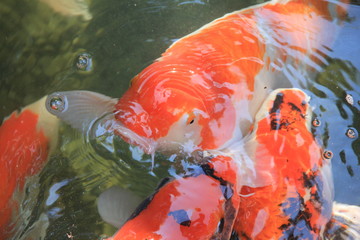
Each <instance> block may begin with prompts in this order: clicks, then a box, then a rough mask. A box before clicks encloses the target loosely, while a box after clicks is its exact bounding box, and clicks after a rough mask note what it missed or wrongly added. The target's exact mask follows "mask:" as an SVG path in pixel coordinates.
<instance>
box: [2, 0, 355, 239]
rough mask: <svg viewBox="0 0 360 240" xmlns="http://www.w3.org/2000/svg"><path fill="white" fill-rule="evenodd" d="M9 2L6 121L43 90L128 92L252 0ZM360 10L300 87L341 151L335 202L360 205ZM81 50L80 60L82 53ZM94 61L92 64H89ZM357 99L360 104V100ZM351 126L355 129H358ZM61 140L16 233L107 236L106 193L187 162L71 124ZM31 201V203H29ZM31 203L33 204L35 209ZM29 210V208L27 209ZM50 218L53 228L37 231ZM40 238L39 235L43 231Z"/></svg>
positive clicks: (324, 136)
mask: <svg viewBox="0 0 360 240" xmlns="http://www.w3.org/2000/svg"><path fill="white" fill-rule="evenodd" d="M64 2H67V4H69V5H68V6H71V9H72V11H68V10H66V9H65V10H64V9H63V8H62V6H61V5H60V6H59V4H56V1H51V0H38V1H24V0H3V1H1V3H0V31H1V37H0V44H1V50H0V57H1V59H3V60H2V61H1V62H0V109H1V111H0V119H3V118H4V117H5V116H7V115H9V114H10V113H11V112H12V111H14V110H16V109H19V108H21V107H23V106H25V105H27V104H30V103H31V102H34V101H36V100H37V99H39V98H41V97H42V96H44V95H46V94H49V93H52V92H55V91H65V90H80V89H83V90H91V91H96V92H99V93H103V94H105V95H108V96H112V97H114V98H118V97H120V96H121V95H122V94H123V93H124V92H125V90H126V89H127V88H128V86H129V82H130V80H131V78H132V77H133V76H135V75H136V74H137V73H139V72H140V71H141V70H142V69H143V68H145V67H146V66H148V65H149V64H150V63H151V62H152V61H153V60H155V59H156V58H158V57H159V56H160V55H161V53H162V52H164V51H165V50H166V48H167V47H169V46H170V45H171V44H172V43H173V42H174V41H176V40H177V39H179V38H181V37H182V36H185V35H187V34H189V33H191V32H193V31H194V30H196V29H198V28H199V27H201V26H203V25H204V24H206V23H208V22H210V21H212V20H213V19H216V18H218V17H221V16H223V15H224V14H226V13H229V12H232V11H235V10H239V9H242V8H244V7H248V6H251V5H254V4H257V3H261V2H262V1H256V0H249V1H239V0H190V1H186V0H132V1H125V0H124V1H117V0H108V1H100V0H92V1H90V0H89V1H86V0H84V1H76V0H68V1H64ZM359 42H360V6H358V5H356V3H355V2H354V4H353V5H351V7H350V10H349V20H348V21H346V22H345V24H344V26H343V27H342V29H341V31H340V33H339V36H338V38H337V40H336V42H335V44H334V47H333V49H332V51H331V52H330V53H329V56H326V58H327V65H326V66H324V67H323V68H322V69H320V70H318V74H316V76H314V78H312V79H310V80H308V81H306V84H305V83H304V84H303V85H300V87H302V88H303V89H304V90H305V91H306V92H307V93H308V94H309V95H310V96H311V97H312V100H311V104H312V107H313V112H314V115H315V116H316V117H317V118H318V119H319V121H320V122H321V124H320V126H318V127H313V129H312V130H313V133H314V135H315V136H316V138H317V139H318V141H319V142H321V143H322V144H323V146H324V148H326V149H330V150H331V151H332V152H333V154H334V157H333V158H332V167H333V174H334V184H335V200H336V201H338V202H342V203H347V204H353V205H360V188H359V187H358V186H359V185H360V139H359V137H358V132H359V131H360V46H359ZM79 56H80V57H79ZM89 59H91V67H89V68H81V67H79V65H81V64H82V63H83V62H82V61H89ZM351 99H352V101H351ZM349 131H350V132H349ZM96 134H97V133H96ZM59 136H60V137H59V138H60V139H59V145H58V148H57V150H56V151H55V153H54V154H53V156H52V157H51V159H50V161H49V163H48V164H47V165H46V167H45V168H44V170H43V171H42V172H41V174H40V182H39V184H38V185H36V186H35V185H32V184H31V183H30V184H28V186H27V190H28V191H31V189H32V188H38V189H40V191H39V194H38V196H37V197H36V198H33V199H29V200H28V202H30V203H27V205H28V206H29V209H28V211H29V213H28V214H27V216H26V219H24V220H23V221H24V223H23V224H22V227H21V228H20V230H19V231H18V233H17V235H16V236H15V239H28V238H27V236H29V234H30V233H31V234H33V235H34V236H35V239H38V238H40V236H41V239H69V238H73V239H99V238H100V237H101V236H104V235H107V236H111V235H112V234H113V233H114V232H115V231H116V228H114V227H112V226H110V225H109V224H106V223H105V222H104V221H103V220H102V219H101V217H100V215H99V214H98V211H97V206H96V199H97V197H98V196H99V195H100V194H101V193H102V192H103V191H104V190H106V189H107V188H109V187H111V186H114V185H119V186H122V187H125V188H127V189H130V190H131V191H132V192H134V193H135V194H136V195H138V196H140V197H142V198H144V197H146V196H147V195H149V194H150V193H151V192H152V191H153V189H154V188H155V187H156V186H157V184H158V183H159V181H160V180H161V179H162V178H164V177H166V176H168V175H172V174H175V173H179V172H180V173H181V169H182V167H183V163H181V162H179V161H177V160H176V157H175V156H172V157H170V158H168V157H165V156H162V155H160V154H157V155H156V162H155V167H154V169H153V171H151V158H150V156H148V155H144V154H142V153H141V151H139V149H137V148H136V147H132V146H129V145H128V144H126V143H124V142H123V141H121V140H120V139H119V138H118V137H114V136H106V135H101V134H97V135H96V136H97V137H94V133H92V132H90V133H89V134H88V135H85V136H84V135H83V134H81V133H80V132H78V131H77V130H75V129H72V128H71V127H69V126H68V125H66V124H63V125H61V128H60V134H59ZM25 205H26V204H25ZM30 206H31V208H30ZM25 207H26V206H25ZM41 220H43V221H45V222H46V223H47V224H40V225H43V226H45V225H46V226H47V229H46V231H42V232H41V231H39V232H38V231H34V230H33V228H34V226H37V225H36V224H37V223H38V222H40V223H41ZM36 234H38V235H36Z"/></svg>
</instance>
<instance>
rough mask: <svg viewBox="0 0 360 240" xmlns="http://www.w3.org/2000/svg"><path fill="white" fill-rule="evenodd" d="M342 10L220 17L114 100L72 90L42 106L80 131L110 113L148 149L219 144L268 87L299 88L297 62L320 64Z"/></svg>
mask: <svg viewBox="0 0 360 240" xmlns="http://www.w3.org/2000/svg"><path fill="white" fill-rule="evenodd" d="M345 8H346V5H345V4H342V3H340V2H339V3H333V2H328V1H323V0H316V1H310V0H294V1H281V0H279V1H271V2H268V3H266V4H261V5H256V6H254V7H251V8H247V9H244V10H240V11H236V12H234V13H230V14H227V15H225V16H224V17H222V18H219V19H217V20H215V21H213V22H211V23H209V24H207V25H205V26H203V27H202V28H200V29H199V30H197V31H195V32H194V33H192V34H190V35H188V36H185V37H183V38H181V39H180V40H178V41H176V42H175V43H174V44H172V45H171V46H170V47H169V48H168V49H167V50H166V51H165V53H163V54H162V56H161V58H159V59H158V60H157V61H156V62H154V63H153V64H151V65H150V66H148V67H147V68H145V69H144V70H143V71H142V72H140V73H139V74H138V75H137V76H135V77H134V78H133V79H132V80H131V86H130V88H129V89H128V90H127V92H126V93H125V94H124V95H123V96H122V97H121V98H120V99H119V100H118V102H117V103H116V105H113V102H114V99H111V98H109V97H106V96H100V95H99V94H96V93H92V92H86V91H71V92H58V93H54V94H51V95H50V96H49V101H48V102H50V100H51V99H52V98H57V99H62V102H63V104H64V106H65V105H67V106H69V107H66V108H61V109H54V108H51V107H49V106H47V107H48V110H49V111H50V112H51V113H53V114H55V115H56V116H58V117H59V118H61V119H63V120H65V121H66V122H67V123H69V124H70V125H72V126H74V127H77V128H80V129H84V128H83V127H82V126H80V127H79V124H81V123H82V122H84V123H89V122H93V119H94V118H99V117H101V115H98V114H97V113H99V112H100V113H101V114H104V113H105V112H113V113H114V114H113V116H112V117H108V118H106V119H107V121H109V123H108V124H107V125H108V126H111V129H112V130H113V131H114V132H115V133H116V134H118V135H120V136H122V137H123V138H124V139H125V140H126V141H128V142H129V143H132V144H135V145H138V146H140V147H141V148H142V149H143V150H144V151H145V152H147V153H150V154H153V153H154V152H155V151H156V150H167V151H170V150H178V149H180V150H183V151H184V152H190V153H191V152H193V151H195V150H199V149H201V150H214V149H217V150H220V149H224V148H226V147H228V146H229V145H231V144H232V143H234V142H237V141H239V140H240V139H242V138H243V137H244V136H245V135H246V134H247V133H248V131H249V128H250V126H251V124H252V123H253V118H254V115H255V113H256V112H257V111H258V110H259V107H260V105H261V103H262V102H263V101H264V98H265V96H266V95H268V94H269V93H270V92H271V91H272V90H273V89H277V88H279V87H293V86H295V85H299V79H301V77H303V78H304V74H303V70H302V69H304V68H303V65H306V66H307V67H308V68H309V69H316V68H317V67H318V66H319V65H320V64H323V63H326V60H325V59H324V57H323V56H326V54H327V53H328V52H329V49H330V48H331V43H332V42H333V38H334V37H333V36H334V33H335V32H336V31H337V30H338V28H339V27H340V22H341V21H342V20H343V19H344V18H345V14H346V10H345ZM335 20H339V21H338V22H339V23H336V21H335ZM329 32H331V36H329V34H327V33H329ZM296 69H299V70H296ZM291 71H292V72H291ZM294 71H295V72H294ZM289 72H291V73H289ZM297 73H298V74H299V76H298V77H296V74H297ZM78 93H79V94H78ZM99 99H101V100H99ZM105 103H107V104H105ZM89 118H90V119H89ZM91 118H92V119H91ZM82 125H83V126H84V125H86V124H82Z"/></svg>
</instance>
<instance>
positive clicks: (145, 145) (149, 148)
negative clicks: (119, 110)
mask: <svg viewBox="0 0 360 240" xmlns="http://www.w3.org/2000/svg"><path fill="white" fill-rule="evenodd" d="M108 124H109V126H108V130H109V131H113V132H114V133H115V134H116V135H118V136H120V137H121V138H123V139H124V141H125V142H127V143H129V144H131V145H135V146H139V147H140V148H141V149H142V150H143V151H144V152H145V153H146V154H154V153H155V151H156V149H157V142H156V141H154V140H152V139H150V138H146V137H142V136H139V135H138V134H137V133H135V132H133V131H132V130H131V129H129V128H127V127H125V126H123V125H122V124H121V123H120V122H118V121H117V120H115V119H112V120H109V122H108Z"/></svg>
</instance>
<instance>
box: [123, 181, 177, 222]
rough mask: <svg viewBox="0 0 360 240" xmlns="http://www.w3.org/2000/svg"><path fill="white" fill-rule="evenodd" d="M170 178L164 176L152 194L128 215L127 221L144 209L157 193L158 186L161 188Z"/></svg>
mask: <svg viewBox="0 0 360 240" xmlns="http://www.w3.org/2000/svg"><path fill="white" fill-rule="evenodd" d="M170 180H171V178H168V177H166V178H164V179H163V180H161V182H160V183H159V185H158V186H157V187H156V189H155V192H154V193H153V194H151V195H150V196H149V197H147V198H146V199H145V200H144V201H142V202H141V203H140V204H139V206H138V207H137V208H136V209H135V211H134V212H133V213H132V214H131V215H130V217H129V218H128V220H127V221H129V220H131V219H134V218H136V217H137V216H138V215H139V214H140V213H141V212H142V211H144V210H145V209H146V208H147V207H148V206H149V204H150V203H151V201H152V200H153V198H154V196H155V195H156V194H157V192H158V191H159V189H160V188H162V187H163V186H164V185H165V184H166V183H168V182H169V181H170Z"/></svg>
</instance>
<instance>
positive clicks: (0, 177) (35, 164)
mask: <svg viewBox="0 0 360 240" xmlns="http://www.w3.org/2000/svg"><path fill="white" fill-rule="evenodd" d="M45 99H46V97H44V98H42V99H41V100H39V101H37V102H35V103H33V104H31V105H29V106H27V107H25V108H24V109H23V110H22V111H21V112H20V113H17V112H14V113H12V114H11V115H10V116H9V117H8V118H7V119H5V120H4V121H3V123H2V125H1V126H0V143H1V144H0V165H1V168H0V181H1V184H0V216H1V217H0V239H8V238H10V236H11V235H12V234H13V232H14V231H15V229H14V228H15V226H16V219H18V217H19V211H20V210H19V209H20V203H21V201H20V199H18V196H19V194H20V196H21V193H22V192H23V190H24V186H25V183H26V181H27V180H28V178H30V177H33V176H36V174H38V173H39V172H40V171H41V169H42V168H43V166H44V165H45V163H46V162H47V159H48V157H49V154H50V152H51V151H52V150H54V147H55V146H56V142H57V134H58V122H59V121H58V119H57V118H56V117H54V116H53V115H51V114H49V113H48V112H47V111H46V109H45V107H44V104H45Z"/></svg>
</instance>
